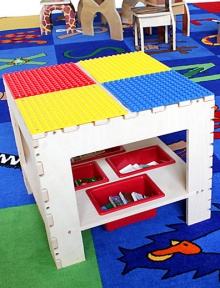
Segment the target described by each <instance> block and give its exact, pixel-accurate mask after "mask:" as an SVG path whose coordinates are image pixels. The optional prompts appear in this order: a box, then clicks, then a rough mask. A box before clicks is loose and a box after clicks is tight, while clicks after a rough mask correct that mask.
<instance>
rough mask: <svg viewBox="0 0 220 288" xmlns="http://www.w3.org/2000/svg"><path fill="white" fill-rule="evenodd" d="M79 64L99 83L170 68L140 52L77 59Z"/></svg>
mask: <svg viewBox="0 0 220 288" xmlns="http://www.w3.org/2000/svg"><path fill="white" fill-rule="evenodd" d="M79 65H80V66H81V67H83V68H84V69H86V70H87V71H88V72H89V73H90V74H91V75H92V76H93V77H94V78H95V79H96V81H98V82H100V83H104V82H108V81H113V80H120V79H125V78H130V77H136V76H140V75H145V74H151V73H157V72H162V71H169V70H170V68H169V67H167V66H166V65H164V64H162V63H161V62H159V61H157V60H156V59H154V58H152V57H150V56H148V55H147V54H144V53H142V52H133V53H127V54H121V55H115V56H111V57H103V58H95V59H91V60H84V61H79Z"/></svg>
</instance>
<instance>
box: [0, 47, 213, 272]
mask: <svg viewBox="0 0 220 288" xmlns="http://www.w3.org/2000/svg"><path fill="white" fill-rule="evenodd" d="M138 53H139V52H138ZM140 53H141V52H140ZM136 55H139V54H136ZM120 56H121V55H120ZM120 56H116V57H119V58H118V59H119V60H120ZM114 57H115V56H114ZM130 57H131V58H132V55H131V56H130ZM135 57H136V56H135ZM144 57H145V56H144ZM107 58H108V57H107ZM110 59H111V57H110ZM131 60H132V59H131ZM146 61H147V59H146ZM110 62H111V61H110ZM135 63H137V61H135ZM129 65H131V62H129ZM119 66H120V65H119ZM105 67H106V65H105ZM120 67H123V65H122V66H120ZM106 69H107V68H106ZM126 73H127V70H126ZM165 73H166V72H165ZM168 74H169V75H170V73H168ZM171 74H172V73H171ZM55 75H56V73H55ZM54 77H56V76H54ZM161 77H162V76H161ZM12 78H13V75H9V77H7V75H6V76H4V84H5V88H6V94H7V100H8V104H9V109H10V114H11V120H12V125H13V129H14V133H15V140H16V144H17V147H18V152H19V157H20V161H21V166H22V172H23V176H24V181H25V184H26V187H27V190H28V193H33V194H34V197H35V199H36V203H37V205H38V207H39V211H40V213H41V215H42V218H43V220H44V223H45V228H46V232H47V237H48V242H49V246H50V250H51V254H52V256H53V258H54V261H55V264H56V267H57V268H63V267H66V266H69V265H72V264H75V263H78V262H80V261H84V260H85V255H84V248H83V241H82V235H81V231H82V230H85V229H89V228H91V227H95V226H97V225H102V224H104V223H108V222H111V221H115V220H117V219H121V218H124V217H127V216H129V215H134V214H136V213H139V212H143V211H148V210H150V209H153V208H157V207H160V206H163V205H166V204H169V203H173V202H176V201H179V200H182V199H186V200H187V206H186V221H187V224H189V225H191V224H194V223H197V222H200V221H203V220H206V219H208V218H210V206H211V187H212V155H213V145H212V143H213V128H214V122H213V118H214V95H212V94H211V93H209V92H207V91H205V92H204V91H200V89H199V95H201V97H199V96H198V97H197V96H196V98H193V97H192V95H193V93H194V91H187V90H186V91H185V90H184V93H186V97H188V99H189V100H185V101H183V100H181V102H178V101H176V103H174V104H170V103H169V105H166V101H167V99H165V96H164V94H163V101H164V105H161V106H157V107H156V108H151V109H150V108H149V109H145V110H143V111H138V112H131V109H129V110H130V111H128V110H126V109H124V108H120V107H118V106H117V105H118V104H117V105H116V107H115V108H114V109H113V110H112V112H111V113H113V116H112V117H106V119H104V120H94V121H91V122H85V123H82V124H75V125H73V124H72V125H69V122H68V119H67V120H65V121H67V122H65V123H68V125H67V126H64V124H63V123H61V124H59V123H58V124H59V125H60V127H59V126H57V125H58V124H57V121H55V123H52V121H53V120H54V119H55V120H56V119H57V118H56V117H57V114H58V112H59V113H60V114H61V113H62V111H58V110H57V109H59V107H57V106H56V105H55V104H53V103H52V104H51V101H48V102H44V106H45V105H47V106H46V107H48V110H49V112H48V115H47V111H46V110H45V111H44V113H43V117H42V119H41V121H37V123H38V122H39V123H40V125H48V122H51V123H52V124H51V125H54V126H53V127H55V128H53V129H50V130H47V131H46V130H45V132H43V131H44V130H43V129H44V128H42V127H41V126H37V125H36V122H35V120H36V119H35V118H33V117H32V116H33V115H34V116H36V115H37V113H40V112H38V111H37V110H36V108H35V107H36V105H35V102H34V101H35V100H38V101H39V100H41V101H45V99H46V97H45V98H44V95H45V94H42V95H40V96H28V97H22V98H19V96H18V97H17V98H16V97H15V96H16V95H17V94H16V93H17V92H16V91H17V90H18V88H17V87H15V88H13V87H14V86H13V83H14V81H13V82H11V81H12V80H13V79H12ZM29 78H30V77H29ZM64 80H65V79H64ZM183 80H184V79H183ZM19 81H20V82H21V79H20V80H19ZM39 81H40V79H38V83H39ZM163 81H164V80H163V79H162V81H161V82H163ZM184 81H185V80H184ZM188 81H189V80H188ZM64 82H65V81H64ZM187 83H188V82H187ZM119 84H120V83H119ZM119 84H118V85H117V87H118V86H120V85H119ZM178 84H179V83H178ZM166 85H168V86H169V84H167V83H166ZM170 85H171V84H170ZM184 85H185V84H184ZM195 85H197V84H195ZM90 86H92V85H90ZM156 86H157V87H158V91H159V93H161V92H160V91H161V88H160V86H159V85H156ZM197 86H198V85H197ZM29 87H31V86H29ZM87 87H88V86H87ZM92 87H93V88H92ZM92 87H88V89H93V91H95V90H96V87H94V86H92ZM83 88H85V89H84V92H85V91H86V90H87V89H86V87H83ZM110 88H111V87H110ZM137 88H138V87H137ZM187 88H188V87H187ZM13 89H15V90H13ZM30 89H31V88H30ZM42 89H43V88H42ZM76 89H78V88H76ZM171 89H172V85H171ZM181 89H182V88H181ZM70 90H71V89H69V90H65V91H66V93H71V91H70ZM193 90H194V89H193ZM74 91H76V90H74ZM89 91H90V90H89ZM181 91H182V90H181ZM21 92H22V89H21ZM21 92H19V93H21ZM61 92H62V91H61ZM156 92H157V91H156ZM156 92H155V93H154V94H152V95H154V97H153V99H155V98H156ZM203 92H204V93H207V94H205V95H204V94H203ZM42 93H43V92H42ZM90 93H91V92H90ZM173 93H174V92H173ZM178 93H179V92H178ZM49 94H50V93H49ZM51 94H52V93H51ZM171 94H172V93H171ZM171 94H169V99H170V97H171V96H172V97H173V95H171ZM132 95H133V92H132ZM49 96H50V95H48V96H47V97H49ZM58 96H59V95H58ZM64 96H65V95H64ZM68 97H69V98H70V97H71V95H70V94H68ZM91 97H92V95H91ZM95 97H96V98H97V95H96V96H95ZM148 97H149V96H148ZM54 98H56V94H53V99H54ZM69 98H68V99H69ZM192 98H193V99H192ZM56 99H57V100H56V101H58V100H59V99H60V97H57V98H56ZM65 99H66V98H65V97H63V98H62V100H63V101H65ZM102 99H103V95H102ZM142 99H143V98H142ZM105 100H106V101H107V102H108V101H109V100H108V99H103V101H105ZM120 101H121V100H120ZM140 101H142V100H140ZM173 101H174V102H175V100H173ZM107 102H106V103H107ZM61 104H63V103H61ZM64 104H65V103H64ZM64 104H63V106H62V110H63V109H64V108H66V109H67V108H68V107H69V104H67V105H66V106H64ZM25 105H26V106H25ZM38 105H40V104H39V102H38ZM105 105H107V104H105ZM147 105H148V104H147ZM44 106H41V107H42V108H41V109H43V107H44ZM110 106H111V107H112V103H111V105H110ZM25 107H26V108H25ZM37 107H38V106H37ZM54 107H56V109H55V110H53V109H54ZM52 108H53V109H52ZM24 109H26V110H24ZM31 109H33V111H32V110H31ZM71 109H74V107H73V108H71ZM118 111H120V113H121V114H119V115H115V113H116V112H117V113H118ZM106 113H108V111H107V112H106ZM67 114H68V113H67V112H66V113H65V115H67ZM51 115H53V116H54V117H51ZM61 116H62V115H61ZM86 116H87V115H86ZM95 116H96V115H95ZM47 117H48V118H47ZM32 118H33V119H32ZM61 118H62V120H63V116H62V117H61ZM45 119H46V120H45ZM30 120H31V122H29V121H30ZM44 120H45V123H44ZM58 120H59V119H58ZM63 121H64V120H63ZM33 123H34V124H33ZM43 127H44V126H43ZM37 129H39V131H40V132H39V133H37V132H36V131H38V130H37ZM183 130H186V133H187V147H186V150H187V161H186V163H184V162H183V161H182V160H181V159H179V157H178V156H176V155H175V153H173V152H172V151H171V150H170V149H169V148H168V147H166V145H165V144H163V143H162V142H161V141H160V140H159V139H158V138H157V136H160V135H165V134H169V133H172V132H176V131H183ZM152 145H159V146H160V147H162V149H164V150H165V151H166V152H167V153H168V154H169V155H171V157H172V158H173V159H174V160H175V161H176V163H175V164H171V165H168V166H164V167H161V168H158V169H152V170H148V171H147V172H146V173H147V174H148V175H149V176H150V178H151V179H152V180H153V181H154V182H155V183H156V184H157V185H158V186H159V188H160V189H161V190H162V191H163V193H164V194H165V197H162V198H159V199H155V200H153V201H150V202H147V203H143V204H139V205H136V206H133V207H130V208H126V209H123V210H121V211H117V212H113V213H109V214H108V215H102V216H100V215H99V214H98V212H97V211H96V209H95V208H94V206H93V204H92V203H91V201H90V199H89V197H88V196H87V194H86V192H85V189H81V190H78V191H75V189H74V183H73V175H72V169H71V158H73V157H76V156H79V155H84V154H87V153H92V152H94V151H99V150H103V149H108V148H111V147H117V146H123V147H124V148H125V150H126V151H131V150H135V149H138V148H141V147H148V146H152ZM95 161H97V163H98V164H99V165H100V167H101V169H103V171H104V173H105V174H106V175H107V177H108V178H109V183H112V182H114V181H117V180H121V178H120V179H119V178H118V176H117V175H116V174H115V172H114V171H113V170H112V168H111V167H110V166H109V165H108V164H107V162H106V161H105V159H104V158H99V159H97V160H95ZM140 173H142V172H141V171H140V172H138V173H137V174H140ZM129 177H131V176H129ZM125 178H126V177H124V178H123V179H125ZM100 185H102V184H100Z"/></svg>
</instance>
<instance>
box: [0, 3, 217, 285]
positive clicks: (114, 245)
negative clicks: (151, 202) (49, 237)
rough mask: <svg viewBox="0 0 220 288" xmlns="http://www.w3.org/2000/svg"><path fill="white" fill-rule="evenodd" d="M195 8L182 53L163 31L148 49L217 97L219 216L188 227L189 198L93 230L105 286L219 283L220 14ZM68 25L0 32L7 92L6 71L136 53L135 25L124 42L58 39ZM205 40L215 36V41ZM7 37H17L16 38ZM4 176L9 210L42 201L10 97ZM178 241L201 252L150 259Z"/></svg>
mask: <svg viewBox="0 0 220 288" xmlns="http://www.w3.org/2000/svg"><path fill="white" fill-rule="evenodd" d="M210 5H211V4H210ZM219 5H220V4H219ZM189 9H190V14H191V24H190V25H191V35H190V37H186V36H184V35H183V34H182V32H181V25H182V23H181V18H179V17H177V20H178V21H177V51H171V50H170V45H167V44H166V45H165V44H160V43H159V42H158V38H157V31H156V30H153V35H151V36H148V37H145V42H146V43H145V45H146V46H148V48H149V45H151V44H152V45H154V49H148V50H146V53H148V54H149V55H151V56H152V57H154V58H155V59H157V60H159V61H161V62H162V63H164V64H166V65H167V66H169V67H171V68H172V69H173V70H175V71H176V72H178V73H180V74H182V75H184V76H185V77H187V78H189V79H191V80H192V81H193V82H195V83H198V84H200V85H201V86H202V87H204V88H205V89H208V90H210V91H212V92H213V93H214V94H215V100H216V106H215V119H214V122H215V131H214V138H215V140H214V156H213V188H212V194H213V198H212V218H211V219H209V220H207V221H204V222H202V223H199V224H195V225H192V226H187V225H186V224H185V205H186V203H185V201H181V202H178V203H175V204H170V205H167V206H165V207H161V208H159V209H157V215H156V217H154V218H152V219H148V220H144V221H141V222H139V223H135V224H133V225H128V226H125V227H122V228H119V229H116V230H115V231H113V232H109V231H106V230H105V228H104V226H100V227H96V228H93V229H91V231H92V236H93V242H94V247H95V249H96V256H97V262H98V265H99V271H100V276H101V279H102V285H103V287H104V288H108V287H109V288H111V287H115V288H127V287H129V288H130V287H131V288H136V287H141V286H142V287H151V288H158V287H163V288H171V287H178V288H186V287H190V288H193V287H195V288H197V287H199V288H207V287H212V288H217V287H220V274H219V273H220V245H219V239H220V194H219V184H220V142H219V141H220V140H219V139H220V110H219V105H220V70H219V66H220V46H217V45H213V44H214V43H215V42H216V37H209V36H212V35H216V34H217V29H218V24H217V23H215V22H213V21H212V19H220V13H217V14H213V13H209V12H208V11H206V10H203V9H201V8H199V7H197V6H196V5H193V4H189ZM55 17H57V16H54V15H53V18H55ZM63 25H64V24H63V22H62V21H60V22H59V21H58V22H56V24H55V26H54V28H53V30H52V34H51V35H48V36H41V35H40V34H39V28H36V29H21V30H17V31H0V95H1V94H2V95H3V92H5V90H4V85H3V81H2V75H3V74H4V73H10V72H14V71H19V70H28V69H32V68H38V67H44V66H48V65H54V64H60V63H67V62H78V61H79V60H84V59H91V58H96V57H105V56H108V55H116V54H121V53H126V52H130V51H135V49H134V39H133V31H132V28H129V27H128V28H124V41H115V40H110V37H109V31H107V32H104V33H96V34H95V35H94V36H93V37H91V36H85V35H83V34H81V33H80V34H78V35H75V36H69V37H65V38H63V39H61V38H62V37H59V36H61V35H64V33H59V32H57V29H60V28H63ZM18 32H19V33H22V35H23V37H24V38H23V39H24V41H23V43H16V41H14V42H13V39H14V40H15V38H16V36H17V35H18V34H16V33H18ZM98 32H100V31H99V30H98ZM9 33H10V34H11V33H14V35H15V36H14V38H13V37H12V38H11V37H10V38H9V36H8V35H9ZM27 35H29V36H30V35H32V39H31V40H33V39H34V41H32V42H31V41H30V39H29V38H28V37H27ZM205 37H206V38H207V39H209V41H210V42H208V44H207V42H205V41H204V39H205ZM2 40H11V43H5V42H4V43H3V42H2ZM119 69H120V67H119ZM176 85H178V83H176ZM161 139H162V140H163V141H164V142H165V143H166V144H168V145H170V144H174V143H180V142H181V143H186V133H185V131H181V132H178V133H173V134H169V135H164V136H162V137H161ZM201 142H202V139H201ZM175 152H176V153H177V154H178V155H179V156H180V157H181V158H182V159H183V160H184V161H185V160H186V159H185V156H186V152H185V147H184V148H182V146H181V148H180V149H178V150H176V151H175ZM0 175H1V185H0V209H2V211H4V209H6V208H9V207H11V208H13V207H16V206H23V205H28V204H33V203H35V201H34V198H33V196H32V195H28V194H27V191H26V188H25V185H24V181H23V177H22V172H21V169H20V163H19V158H18V153H17V149H16V145H15V140H14V135H13V129H12V126H11V122H10V115H9V111H8V106H7V102H6V100H1V101H0ZM11 241H16V239H12V240H11ZM172 241H179V242H180V243H183V245H190V247H191V248H192V249H195V250H196V249H197V250H199V251H200V252H199V253H197V254H191V255H185V254H182V253H176V254H175V255H174V257H171V258H170V259H167V260H166V261H161V262H154V261H151V260H149V258H148V257H147V255H148V253H150V252H151V251H155V250H161V249H168V248H169V247H170V246H171V243H172ZM197 250H196V251H197ZM0 251H1V244H0ZM2 257H4V255H2ZM31 261H34V259H32V260H31V259H30V263H31ZM51 261H53V260H52V258H51ZM92 268H93V267H91V269H92ZM0 269H1V267H0ZM18 273H22V271H18ZM58 273H59V272H58ZM33 281H34V280H33ZM0 282H1V280H0ZM6 285H7V284H6ZM6 285H4V283H3V286H2V285H1V287H3V288H8V286H6ZM36 287H37V286H36ZM72 287H74V283H73V286H72ZM24 288H26V287H24ZM27 288H28V287H27Z"/></svg>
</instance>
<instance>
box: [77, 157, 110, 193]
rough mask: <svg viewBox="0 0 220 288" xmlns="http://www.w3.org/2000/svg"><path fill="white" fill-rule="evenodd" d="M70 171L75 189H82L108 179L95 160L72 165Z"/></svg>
mask: <svg viewBox="0 0 220 288" xmlns="http://www.w3.org/2000/svg"><path fill="white" fill-rule="evenodd" d="M72 173H73V178H74V186H75V190H79V189H84V188H86V187H91V186H94V185H97V184H100V183H105V182H108V181H109V179H108V177H107V176H106V175H105V173H104V172H103V171H102V169H101V168H100V167H99V165H98V164H97V162H95V161H94V162H89V163H86V164H81V165H74V166H72Z"/></svg>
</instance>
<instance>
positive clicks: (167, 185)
mask: <svg viewBox="0 0 220 288" xmlns="http://www.w3.org/2000/svg"><path fill="white" fill-rule="evenodd" d="M152 145H159V146H161V148H162V149H164V150H165V151H166V152H167V153H168V154H169V155H170V156H171V157H172V158H173V159H174V160H175V163H174V164H172V165H168V166H164V167H161V168H158V169H153V170H149V171H146V174H147V175H148V176H149V177H150V178H151V179H152V180H153V181H154V182H155V183H156V185H157V186H158V187H159V189H160V190H161V191H163V193H164V194H165V196H164V197H162V198H159V199H154V200H152V201H149V202H145V203H140V204H138V205H135V206H131V207H128V208H126V209H122V210H119V211H115V212H114V213H107V214H105V215H99V213H98V212H97V210H96V208H95V207H94V205H93V204H92V202H91V200H90V199H89V197H88V195H87V193H86V189H82V190H80V191H76V199H77V205H78V213H79V219H80V227H81V230H86V229H89V228H92V227H96V226H99V225H103V224H106V223H110V222H113V221H116V220H119V219H123V218H125V217H129V216H131V215H135V214H138V213H142V212H146V211H149V210H152V209H155V208H157V207H161V206H164V205H167V204H170V203H174V202H177V201H180V200H183V199H187V198H188V193H187V191H186V187H185V186H186V163H185V162H183V161H182V160H181V159H180V158H179V157H178V156H177V155H176V154H175V153H174V152H173V151H172V150H170V149H169V147H167V146H166V145H165V144H164V143H163V142H162V141H161V140H160V139H158V138H152V139H148V140H144V141H140V142H136V143H132V144H128V145H125V146H124V148H125V150H126V151H132V150H135V149H139V148H143V147H148V146H152ZM97 163H98V164H99V166H100V167H101V169H102V170H103V172H104V173H105V175H107V177H108V178H109V183H111V182H115V181H122V179H121V178H119V177H118V176H117V175H116V173H115V172H114V171H113V169H112V168H111V167H110V166H109V165H108V163H107V162H106V160H105V159H104V158H101V159H98V160H97ZM139 174H143V172H142V173H137V175H139ZM127 178H129V176H128V177H127ZM123 179H126V177H124V178H123ZM104 185H105V184H104ZM99 186H100V185H97V186H96V187H99Z"/></svg>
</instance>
